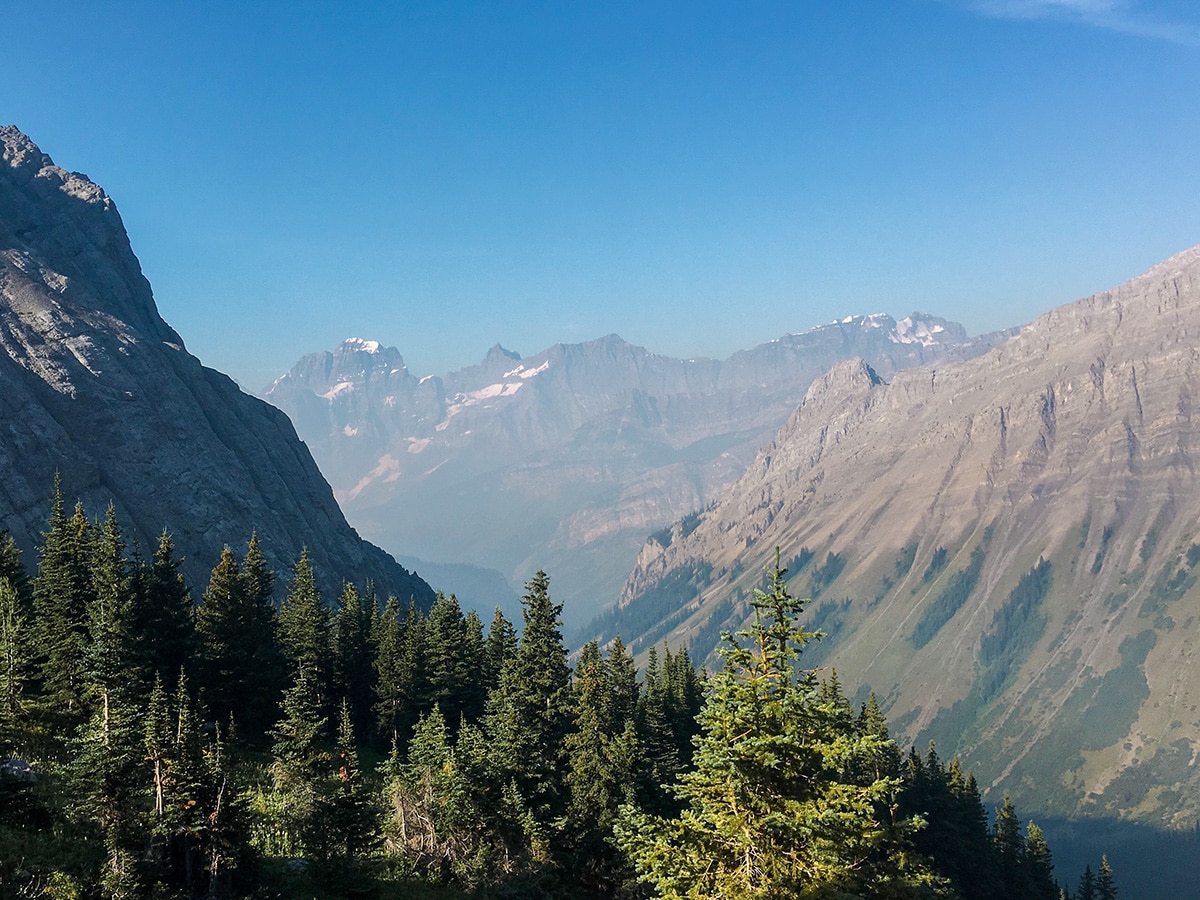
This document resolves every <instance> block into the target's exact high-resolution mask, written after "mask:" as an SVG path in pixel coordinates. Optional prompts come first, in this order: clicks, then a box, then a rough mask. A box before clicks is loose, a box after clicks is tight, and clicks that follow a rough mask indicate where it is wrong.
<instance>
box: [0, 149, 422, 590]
mask: <svg viewBox="0 0 1200 900" xmlns="http://www.w3.org/2000/svg"><path fill="white" fill-rule="evenodd" d="M0 145H2V147H3V160H2V162H0V473H2V474H0V525H3V527H5V528H7V529H9V530H10V531H11V532H12V533H13V535H14V536H15V537H16V539H17V541H18V543H19V544H20V545H21V546H22V547H23V549H24V550H25V551H26V553H27V555H26V562H27V563H28V564H29V565H31V566H32V565H33V564H34V563H35V562H36V559H35V558H34V557H33V556H32V555H31V553H32V550H33V548H34V547H35V546H37V545H38V544H39V543H40V541H41V534H40V533H41V531H42V530H43V529H44V528H45V523H46V518H47V515H48V512H49V496H50V491H51V487H52V485H53V480H54V475H55V473H56V472H59V473H61V475H62V479H63V485H64V493H65V494H66V496H67V499H68V501H71V500H74V499H75V498H80V499H82V500H83V502H84V504H85V506H86V507H87V509H88V510H89V512H90V513H92V514H93V515H99V514H101V513H103V511H104V509H105V507H107V505H108V504H109V503H110V502H112V503H114V504H115V506H116V511H117V515H118V519H119V520H120V522H121V524H122V526H123V527H124V528H126V529H127V531H128V535H127V536H128V537H129V538H130V540H131V543H134V544H136V545H137V546H139V547H140V548H141V550H142V552H143V553H146V552H148V551H151V550H153V547H154V546H155V544H156V542H157V536H158V534H159V533H160V532H161V530H162V529H163V528H164V527H165V528H167V529H168V530H169V531H170V532H171V533H172V535H173V536H174V538H175V541H176V544H177V546H178V547H179V548H180V551H181V553H182V555H183V556H184V557H185V561H184V569H185V572H186V574H187V576H188V578H189V580H190V582H191V584H192V585H193V587H194V589H195V590H197V591H199V590H202V589H203V588H204V586H205V585H206V584H207V581H208V573H209V571H210V570H211V568H212V566H213V565H215V563H216V561H217V559H218V557H219V555H220V552H221V548H222V546H223V545H225V544H229V545H231V546H235V547H244V545H245V542H246V540H247V539H248V538H249V536H250V533H251V532H252V531H255V530H257V532H258V535H259V537H260V539H261V541H262V543H263V545H264V550H265V551H266V553H267V554H268V557H269V558H270V559H271V561H272V562H273V563H274V564H275V565H276V566H277V567H278V568H281V569H284V568H287V567H289V566H290V565H291V563H292V562H293V561H294V560H295V559H296V558H297V556H298V555H299V553H300V549H301V547H302V546H305V545H307V546H308V547H309V549H310V552H311V553H312V556H313V560H314V563H315V565H316V566H317V568H318V570H319V571H320V573H321V575H322V577H323V578H324V579H325V581H326V584H327V586H328V587H329V588H330V589H333V588H335V587H336V586H337V585H339V584H340V581H341V579H342V578H343V577H344V578H347V579H353V580H359V581H361V580H363V579H367V578H370V579H373V580H374V581H375V582H376V583H377V584H378V585H380V587H381V588H383V589H386V590H394V591H396V592H397V593H399V594H401V595H402V596H404V597H408V596H409V595H412V596H416V597H417V598H418V599H419V600H421V601H422V602H428V600H429V599H430V590H429V587H428V586H427V585H426V584H425V583H424V582H423V581H422V580H421V579H419V578H417V577H416V576H414V575H412V574H411V573H410V572H408V571H407V570H405V569H404V568H402V567H401V566H399V565H398V564H397V563H396V562H395V561H394V560H393V559H392V558H391V557H390V556H388V555H387V554H385V553H384V552H382V551H381V550H379V549H378V548H377V547H374V546H372V545H370V544H368V543H366V542H365V541H363V540H361V539H360V538H359V537H358V535H357V534H356V533H355V532H354V530H353V529H351V528H350V526H349V525H348V524H347V523H346V520H345V518H344V517H343V516H342V513H341V511H340V510H339V509H338V506H337V504H336V502H335V501H334V498H333V494H332V492H331V490H330V488H329V486H328V484H327V483H326V482H325V480H324V479H323V478H322V477H321V474H320V472H319V471H318V470H317V467H316V465H315V463H314V462H313V460H312V457H311V455H310V454H309V453H308V450H307V449H306V448H305V447H304V445H303V444H302V443H301V442H300V441H299V439H298V438H297V437H296V433H295V431H294V429H293V428H292V426H291V423H290V422H289V421H288V420H287V417H286V416H284V415H283V414H281V413H280V412H279V411H278V410H276V409H274V408H273V407H271V406H269V405H268V404H266V403H263V402H262V401H261V400H257V399H255V398H253V397H250V396H247V395H246V394H243V393H242V392H241V391H240V390H239V389H238V388H237V386H236V385H235V384H234V383H233V381H232V380H230V379H229V378H227V377H226V376H224V375H222V374H221V373H220V372H216V371H213V370H212V369H208V368H205V367H204V366H203V365H201V364H200V362H199V360H197V359H196V358H195V357H194V356H192V355H191V354H189V353H188V352H187V350H186V349H185V347H184V343H183V340H182V339H181V338H180V337H179V335H178V334H176V333H175V331H174V330H173V329H172V328H171V327H170V326H169V325H168V324H167V323H166V322H164V321H163V320H162V318H161V317H160V316H159V314H158V310H157V308H156V307H155V304H154V298H153V295H152V293H151V290H150V284H149V283H148V282H147V281H146V279H145V277H144V276H143V275H142V271H141V267H140V265H139V264H138V261H137V258H136V257H135V256H134V254H133V250H132V249H131V247H130V243H129V238H128V236H127V235H126V233H125V228H124V226H123V225H122V223H121V217H120V215H119V214H118V213H117V208H116V206H115V205H114V204H113V202H112V200H111V198H109V197H108V196H107V195H106V194H105V193H104V191H103V190H102V189H101V188H100V187H98V186H97V185H95V184H93V183H92V182H91V181H89V180H88V179H87V178H86V177H85V176H83V175H79V174H77V173H71V172H66V171H64V170H63V169H60V168H59V167H57V166H55V165H54V163H53V162H52V161H51V160H50V158H49V157H48V156H46V155H45V154H43V153H42V152H41V151H40V150H39V149H38V148H37V147H36V146H35V145H34V144H33V143H32V142H31V141H30V140H29V139H28V138H27V137H25V135H23V134H21V132H19V131H18V130H17V129H16V128H13V127H11V126H8V127H4V128H0Z"/></svg>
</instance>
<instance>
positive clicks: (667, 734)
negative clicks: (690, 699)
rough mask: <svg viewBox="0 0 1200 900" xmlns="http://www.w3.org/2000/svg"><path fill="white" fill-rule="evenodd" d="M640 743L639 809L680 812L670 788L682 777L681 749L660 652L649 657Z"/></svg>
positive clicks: (641, 705) (640, 702)
mask: <svg viewBox="0 0 1200 900" xmlns="http://www.w3.org/2000/svg"><path fill="white" fill-rule="evenodd" d="M636 726H637V739H638V744H639V746H641V748H642V755H641V763H640V766H639V771H638V775H637V778H636V782H637V801H638V802H637V805H638V806H639V807H640V808H642V809H643V810H645V811H647V812H650V813H654V814H655V815H662V816H665V815H674V814H677V813H678V812H679V810H680V806H679V803H678V801H677V800H676V799H675V797H674V796H673V795H672V794H670V793H669V791H668V786H669V785H672V784H674V783H675V779H676V777H677V776H678V775H679V774H680V772H681V771H682V770H681V767H680V763H679V747H678V745H677V743H676V740H675V733H674V731H673V730H672V729H671V725H670V722H669V721H668V718H667V690H666V685H665V683H664V681H663V679H662V673H661V672H660V671H659V667H658V651H657V650H656V649H655V648H654V647H653V646H651V647H650V650H649V651H648V653H647V659H646V672H645V675H644V676H643V685H642V691H641V696H640V697H639V698H638V706H637V721H636Z"/></svg>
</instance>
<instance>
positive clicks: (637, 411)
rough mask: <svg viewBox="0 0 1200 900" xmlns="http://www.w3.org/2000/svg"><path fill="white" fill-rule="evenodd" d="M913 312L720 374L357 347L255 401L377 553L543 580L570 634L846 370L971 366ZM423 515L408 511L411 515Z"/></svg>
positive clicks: (318, 362)
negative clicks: (658, 532) (855, 361)
mask: <svg viewBox="0 0 1200 900" xmlns="http://www.w3.org/2000/svg"><path fill="white" fill-rule="evenodd" d="M1007 336H1008V335H1007V334H993V335H988V336H986V337H983V338H979V339H975V340H970V339H968V337H967V335H966V333H965V332H964V331H963V329H962V327H961V326H959V325H957V324H955V323H951V322H947V321H945V320H943V319H938V318H935V317H932V316H922V315H919V314H914V315H913V316H911V317H908V318H905V319H903V320H901V321H900V322H897V321H895V320H894V319H892V318H891V317H890V316H883V315H876V316H852V317H849V318H847V319H844V320H842V321H840V322H835V323H833V324H831V325H828V326H824V327H821V328H816V329H813V330H812V331H808V332H805V333H803V334H795V335H787V336H785V337H783V338H780V339H779V340H776V341H772V342H770V343H768V344H763V345H761V346H759V347H755V348H753V349H751V350H746V351H742V352H740V353H737V354H734V356H732V357H731V358H730V359H728V360H725V361H723V362H722V361H717V360H710V359H691V360H683V359H672V358H670V357H665V356H659V355H657V354H653V353H650V352H649V351H647V350H645V349H643V348H641V347H636V346H634V345H632V344H629V343H626V342H625V341H623V340H621V338H619V337H617V336H616V335H609V336H608V337H605V338H601V339H600V340H596V341H590V342H587V343H584V344H556V345H555V346H553V347H550V348H549V349H547V350H545V351H543V352H541V353H539V354H537V355H536V356H533V357H529V358H522V357H521V356H520V355H518V354H516V353H513V352H511V351H508V350H505V349H504V348H502V347H500V346H496V347H493V348H492V350H491V351H489V353H488V354H487V356H486V358H485V359H484V360H483V361H482V362H481V363H480V364H479V365H478V366H473V367H470V368H468V369H463V370H462V371H459V372H454V373H451V374H450V375H447V376H446V377H445V378H441V377H425V378H417V377H415V376H413V375H412V374H411V373H409V371H408V369H407V368H406V367H405V365H404V360H403V358H402V357H401V356H400V354H399V352H398V351H397V350H395V349H394V348H389V347H382V346H380V345H379V344H377V343H376V342H374V341H364V340H359V339H352V340H348V341H346V342H344V343H343V344H341V345H340V346H339V347H337V348H336V349H335V350H333V351H332V352H325V353H315V354H312V355H310V356H306V357H305V358H303V359H302V360H300V362H299V363H297V364H296V366H295V367H294V368H293V369H292V371H290V372H289V373H287V374H286V375H284V376H283V377H282V378H280V379H278V380H277V381H276V382H275V383H274V384H273V385H271V386H270V388H268V390H267V391H266V393H265V395H264V396H265V397H266V398H267V399H268V400H269V401H270V402H272V403H274V404H275V405H277V406H278V407H279V408H280V409H282V410H284V411H285V412H287V413H288V415H289V416H291V418H292V421H293V422H295V423H296V428H297V431H298V432H299V433H300V434H301V435H302V436H303V437H304V439H305V441H306V442H307V443H308V445H309V446H310V447H311V448H312V450H313V454H314V455H315V456H316V458H317V460H318V461H319V462H320V464H321V467H322V471H323V472H325V474H326V475H327V476H328V477H329V479H330V481H331V482H332V484H333V485H334V489H335V493H336V494H337V496H338V498H339V499H340V500H341V502H342V505H343V508H344V509H345V510H346V512H347V515H348V516H349V517H350V518H351V520H352V521H354V522H355V523H356V524H357V525H358V526H359V527H360V528H362V529H363V530H364V532H365V533H366V534H367V535H368V536H370V537H371V538H372V539H373V540H376V541H378V542H379V543H380V544H382V545H383V546H385V547H388V548H400V547H402V548H404V549H405V552H411V553H413V554H414V555H415V556H418V557H423V558H426V559H431V560H440V561H467V562H471V563H475V564H480V565H484V566H488V567H492V568H495V569H499V570H500V571H502V572H504V573H505V574H506V575H507V576H508V577H509V578H511V579H512V580H513V581H514V582H519V581H521V580H523V579H525V578H526V577H528V575H530V574H531V573H532V572H533V571H534V570H536V569H538V568H544V569H546V570H547V571H549V572H550V573H551V575H552V576H553V579H554V586H555V593H556V596H558V597H559V598H560V599H564V600H566V602H567V608H566V617H567V620H568V624H573V625H580V624H582V623H583V622H585V621H587V619H589V618H590V617H591V616H592V615H593V614H594V613H595V612H597V611H598V610H599V609H600V608H602V607H603V606H605V605H611V604H612V603H613V601H614V600H615V599H616V597H617V593H618V591H619V589H620V585H621V580H622V579H623V578H624V576H625V573H627V572H628V571H629V568H630V566H631V565H632V563H633V561H634V558H635V556H636V554H637V550H638V547H640V546H641V544H642V542H643V541H644V540H645V537H646V535H648V534H650V533H651V532H652V531H654V530H655V529H658V528H661V527H662V526H663V525H665V524H668V523H670V522H671V521H673V520H675V519H677V518H678V517H680V516H682V515H684V514H686V513H688V512H691V511H693V510H695V509H699V508H701V507H703V506H704V505H705V504H706V503H708V502H709V500H710V499H711V498H712V497H714V496H716V494H717V492H719V491H720V489H721V488H722V487H724V486H725V485H727V484H728V483H729V482H730V481H732V480H733V479H734V478H736V477H737V476H738V475H740V474H741V472H742V471H743V470H744V469H745V467H746V465H748V464H749V463H750V462H751V461H752V460H753V459H754V454H755V453H756V451H757V450H758V448H759V447H760V446H762V444H763V443H765V442H767V441H769V440H770V438H771V436H772V435H773V434H774V433H775V431H776V430H777V429H778V428H779V426H780V425H781V424H782V423H783V422H784V421H785V419H786V418H787V416H788V414H789V413H790V411H791V410H792V409H793V408H794V407H795V405H796V403H797V401H798V400H799V398H800V397H802V396H803V393H804V390H805V389H806V388H807V386H808V384H809V382H811V381H812V379H813V378H814V377H816V376H818V375H819V374H820V373H821V372H823V371H824V370H826V369H827V368H828V367H829V366H831V365H833V364H834V363H836V362H838V361H839V360H842V359H845V358H847V357H848V356H853V355H856V354H857V355H861V356H864V357H866V358H868V359H870V360H871V363H872V365H874V366H875V367H876V368H877V369H878V370H879V371H881V372H883V373H885V374H888V375H890V374H892V373H894V372H896V371H898V370H899V369H902V368H906V367H911V366H915V365H924V364H928V363H931V362H934V361H938V360H946V359H961V358H967V357H970V356H973V355H977V354H978V353H981V352H983V351H984V350H986V349H988V348H989V347H991V346H993V345H994V344H996V343H998V342H999V341H1000V340H1002V339H1003V338H1005V337H1007ZM418 511H419V512H418Z"/></svg>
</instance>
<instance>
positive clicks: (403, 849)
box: [0, 487, 1117, 900]
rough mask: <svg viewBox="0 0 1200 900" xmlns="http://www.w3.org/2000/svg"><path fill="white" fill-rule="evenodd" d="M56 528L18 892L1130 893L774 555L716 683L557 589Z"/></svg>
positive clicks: (32, 631) (39, 577)
mask: <svg viewBox="0 0 1200 900" xmlns="http://www.w3.org/2000/svg"><path fill="white" fill-rule="evenodd" d="M44 538H45V539H44V543H43V545H42V547H41V549H40V552H39V554H38V557H37V559H36V560H35V561H28V562H27V561H25V560H23V559H22V558H21V554H20V553H19V552H18V550H17V547H16V545H15V543H14V542H13V540H12V539H11V538H10V537H9V536H8V535H7V534H4V533H0V760H5V761H6V762H4V763H3V765H2V768H0V897H4V898H10V897H12V898H16V897H30V898H32V897H50V898H92V897H97V898H98V897H104V898H126V897H130V898H132V897H153V898H199V897H264V898H265V897H318V898H324V897H330V898H332V897H355V898H381V900H382V898H393V897H394V898H401V897H406V898H407V897H411V898H467V897H481V898H483V897H489V898H502V897H511V898H525V897H529V898H543V897H544V898H558V897H564V898H573V897H579V898H651V897H661V898H685V897H686V898H729V900H735V898H736V900H750V898H764V900H766V898H780V900H782V898H801V897H802V898H810V897H811V898H852V897H861V898H876V897H878V898H908V897H913V898H918V897H945V898H956V897H957V898H965V900H993V898H994V900H1000V898H1034V900H1037V898H1046V900H1056V898H1062V897H1069V898H1075V900H1111V898H1113V897H1115V896H1117V887H1116V885H1115V883H1114V876H1113V872H1112V870H1111V868H1110V867H1109V865H1108V862H1107V860H1106V859H1104V858H1098V859H1097V860H1096V864H1095V866H1091V865H1089V867H1088V868H1087V870H1086V871H1084V872H1083V873H1078V872H1072V873H1060V872H1058V871H1056V870H1055V868H1054V865H1053V860H1052V854H1051V849H1050V847H1049V846H1048V845H1047V841H1046V839H1045V837H1044V835H1043V833H1042V831H1041V830H1040V829H1039V828H1038V826H1037V825H1036V824H1034V823H1032V822H1028V823H1026V822H1023V821H1022V820H1021V818H1020V816H1019V814H1018V811H1017V810H1016V809H1014V807H1013V805H1012V804H1011V802H1008V801H1007V800H1006V801H1005V802H1004V803H1003V804H1001V805H999V806H998V807H997V808H995V809H994V810H989V809H988V808H985V805H984V803H983V801H982V799H981V795H980V789H979V787H978V786H977V784H976V781H975V778H974V776H973V775H972V774H971V773H970V772H966V771H964V770H963V768H962V767H961V766H960V765H959V762H958V760H957V759H950V760H948V761H943V760H942V759H941V758H940V757H939V756H938V753H937V749H936V748H935V747H933V746H930V747H928V748H920V749H918V748H903V747H900V746H899V745H898V744H897V743H896V742H895V741H894V740H893V739H891V738H890V737H889V734H888V726H887V722H886V721H885V718H884V716H883V714H882V713H881V712H880V709H879V707H878V706H877V704H876V701H875V698H874V696H873V695H872V696H871V697H870V698H869V699H868V700H867V701H866V702H865V703H863V704H861V705H859V706H858V707H857V708H856V707H855V706H854V705H852V703H851V702H850V701H849V700H848V699H847V697H846V694H845V693H844V691H843V687H842V685H841V684H840V683H839V681H838V677H837V674H836V673H835V672H833V671H830V670H811V669H809V668H806V667H805V657H804V653H803V650H804V647H805V645H806V644H808V643H810V642H811V641H814V640H818V639H819V634H818V633H817V632H815V631H811V630H807V629H806V628H805V625H804V616H805V609H804V602H805V601H803V600H800V599H797V598H796V597H794V596H792V594H791V593H790V591H789V588H788V584H787V581H786V569H784V568H782V567H781V566H780V565H779V563H778V554H777V555H776V560H777V561H776V565H775V566H774V568H773V569H772V570H771V571H768V572H767V573H765V577H764V579H763V582H762V587H761V589H759V590H757V591H755V593H754V597H753V600H752V605H753V609H754V613H753V617H752V619H751V622H750V624H749V625H748V626H747V627H746V628H745V629H744V630H743V631H740V632H738V633H736V634H732V635H726V636H725V638H724V642H723V647H722V650H721V660H722V664H721V666H720V668H719V670H718V671H713V672H711V673H707V672H703V671H698V670H697V669H696V667H695V665H694V664H693V661H692V659H690V658H689V656H688V652H687V650H686V649H672V648H671V647H669V646H666V645H664V646H662V647H661V649H659V648H655V649H651V650H650V651H649V653H648V655H647V657H646V659H645V661H644V664H643V665H642V666H641V668H640V669H639V668H638V667H637V666H636V665H635V662H634V659H633V657H632V655H631V654H630V652H629V651H628V650H627V649H626V647H625V646H623V645H622V643H621V641H620V640H619V639H617V640H614V641H613V642H612V643H611V644H610V645H608V646H604V647H600V646H597V644H596V643H594V642H593V643H589V644H587V645H586V646H584V647H582V648H581V649H579V650H578V651H577V652H576V653H573V654H570V653H568V648H567V647H566V646H565V645H564V641H563V637H562V632H561V623H560V614H561V609H562V607H561V605H560V604H558V603H555V602H554V600H553V599H552V595H551V590H550V580H549V578H548V577H547V576H546V575H545V574H544V573H541V572H539V573H538V574H537V575H535V576H534V577H533V578H532V579H530V581H529V582H528V583H527V584H526V588H525V595H524V598H523V621H522V622H520V623H514V622H510V621H508V620H507V619H506V618H505V617H504V616H503V615H502V614H501V613H500V612H499V611H497V613H496V615H495V617H494V618H493V619H492V620H491V621H490V622H487V623H486V624H485V623H484V622H483V621H482V620H481V619H480V617H479V616H478V615H477V614H476V613H475V612H473V611H469V612H465V613H464V611H463V610H462V609H461V608H460V606H459V604H458V602H457V600H456V599H455V598H454V597H453V596H444V595H438V597H437V600H436V602H435V603H434V604H433V606H432V608H429V609H420V608H418V607H417V606H416V604H414V603H412V602H410V601H408V600H406V599H405V598H397V597H394V596H389V597H381V596H377V595H376V592H375V590H374V589H373V587H372V586H371V585H370V584H356V583H355V582H354V581H353V580H352V579H353V577H354V573H338V574H339V575H341V576H342V577H345V578H346V579H347V580H346V581H345V582H344V587H343V589H342V591H341V593H340V596H337V597H322V596H321V595H320V592H319V590H318V587H317V584H318V581H319V579H318V578H317V577H316V573H315V572H314V570H313V567H312V565H311V564H310V561H309V558H308V554H307V552H306V553H303V554H301V556H300V558H299V559H297V560H295V562H294V565H293V566H292V567H291V569H290V571H286V572H274V571H272V570H271V567H270V566H269V564H268V563H267V561H266V559H265V558H264V556H263V553H262V551H261V549H260V547H259V544H258V541H257V540H256V539H255V538H254V537H253V536H250V537H249V540H248V543H247V545H246V546H245V547H244V549H242V548H239V550H238V552H235V551H234V550H233V549H230V548H226V549H225V551H224V552H223V553H222V554H221V556H220V559H218V560H216V561H215V565H214V567H213V569H212V576H211V579H210V580H209V582H208V584H207V585H205V586H202V589H201V586H194V585H188V584H186V583H185V582H184V579H183V578H182V576H181V575H180V573H179V559H178V557H177V552H176V548H175V547H174V545H173V543H172V539H171V536H170V535H169V534H167V533H165V532H164V533H163V535H162V537H161V539H160V541H159V543H158V546H157V548H156V550H155V552H154V553H153V556H152V557H151V558H149V559H146V558H141V557H140V556H139V555H137V554H135V553H132V552H131V551H130V550H129V548H128V547H127V546H126V542H125V540H124V539H123V537H122V532H121V528H120V525H119V523H118V521H117V519H116V516H115V514H114V513H113V512H112V510H111V509H110V510H109V512H108V514H107V515H106V516H105V517H104V518H103V519H101V520H99V521H93V520H92V519H90V518H89V516H88V515H87V514H86V512H85V511H84V509H83V508H82V506H78V505H77V506H76V507H75V509H74V512H73V513H71V512H68V507H67V506H66V504H65V503H64V499H63V497H62V493H61V489H58V488H57V487H56V490H55V496H54V500H53V502H52V505H51V509H50V510H49V517H48V523H47V527H46V531H45V533H44ZM277 582H279V584H278V585H277ZM277 587H278V589H277ZM276 596H280V597H282V598H283V599H282V602H281V603H277V602H276V599H275V598H276Z"/></svg>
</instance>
